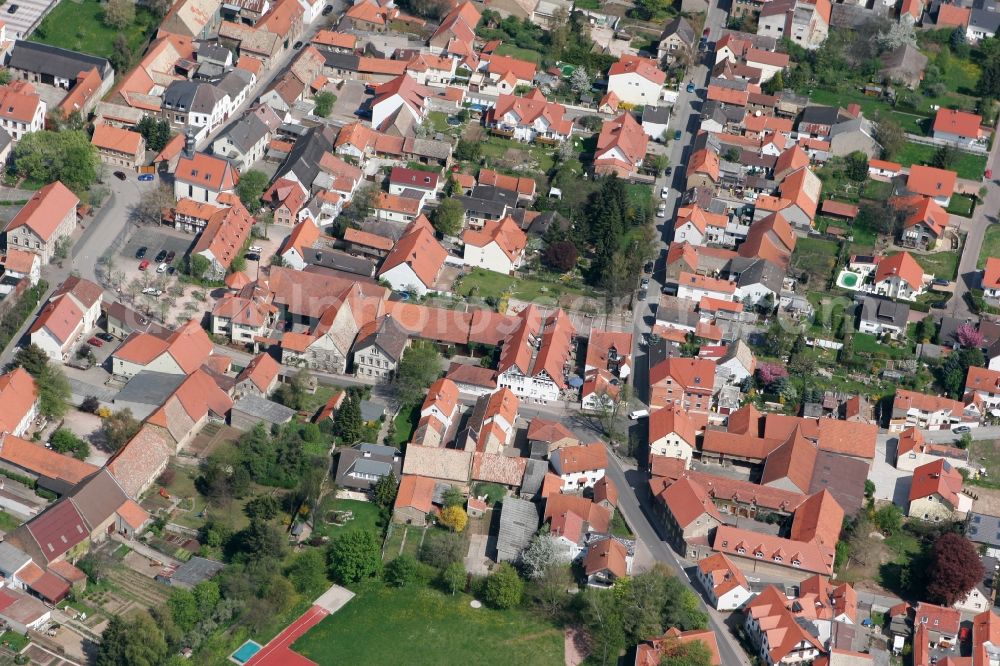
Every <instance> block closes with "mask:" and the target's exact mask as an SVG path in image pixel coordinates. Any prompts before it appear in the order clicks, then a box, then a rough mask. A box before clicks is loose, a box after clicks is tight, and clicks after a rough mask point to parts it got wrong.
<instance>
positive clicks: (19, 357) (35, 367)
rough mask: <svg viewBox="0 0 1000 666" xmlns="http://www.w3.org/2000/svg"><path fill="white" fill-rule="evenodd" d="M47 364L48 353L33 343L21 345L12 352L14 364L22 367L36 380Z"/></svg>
mask: <svg viewBox="0 0 1000 666" xmlns="http://www.w3.org/2000/svg"><path fill="white" fill-rule="evenodd" d="M48 365H49V355H48V354H46V353H45V350H44V349H42V348H41V347H39V346H38V345H36V344H34V343H31V344H29V345H28V346H27V347H21V348H20V349H18V350H17V353H16V354H14V366H15V367H19V368H24V369H25V370H26V371H27V372H28V374H29V375H31V376H32V377H33V378H35V379H36V380H37V379H38V378H40V377H41V376H42V373H44V372H45V369H46V368H48Z"/></svg>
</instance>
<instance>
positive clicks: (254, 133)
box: [220, 113, 270, 153]
mask: <svg viewBox="0 0 1000 666" xmlns="http://www.w3.org/2000/svg"><path fill="white" fill-rule="evenodd" d="M268 132H270V129H268V127H267V125H265V124H264V121H263V120H261V119H260V118H258V117H257V115H256V114H253V113H249V114H247V115H245V116H243V117H242V118H240V121H239V122H238V123H236V124H235V125H233V126H231V127H230V128H229V130H227V131H226V133H225V134H223V135H222V136H225V137H227V138H228V139H229V141H230V142H231V143H232V144H233V145H234V146H236V148H237V149H239V150H240V151H241V152H243V153H246V152H247V151H249V150H250V149H251V148H252V147H253V146H255V145H256V144H257V142H258V141H260V140H261V139H263V138H264V137H265V136H267V134H268ZM220 138H221V137H220Z"/></svg>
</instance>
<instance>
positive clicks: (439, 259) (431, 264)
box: [379, 226, 448, 287]
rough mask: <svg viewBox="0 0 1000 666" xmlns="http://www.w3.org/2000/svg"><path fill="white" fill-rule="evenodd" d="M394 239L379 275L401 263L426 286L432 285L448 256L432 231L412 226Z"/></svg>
mask: <svg viewBox="0 0 1000 666" xmlns="http://www.w3.org/2000/svg"><path fill="white" fill-rule="evenodd" d="M411 229H412V230H411V231H409V232H407V233H406V234H405V235H404V236H403V237H402V238H400V239H399V240H398V241H396V245H395V247H393V249H392V251H391V252H390V253H389V256H387V257H386V258H385V261H383V262H382V267H381V268H380V269H379V276H382V275H384V274H385V273H386V272H388V271H390V270H392V269H393V268H395V267H397V266H400V265H402V264H406V265H408V266H409V267H410V268H411V269H412V270H413V272H414V273H415V274H416V276H417V277H418V278H420V281H421V282H423V283H424V286H426V287H432V286H433V285H434V282H435V281H436V280H437V276H438V273H440V272H441V267H442V266H443V265H444V261H445V259H446V258H447V256H448V251H447V250H445V249H444V247H442V246H441V244H440V243H438V241H437V239H436V238H435V237H434V233H433V232H432V231H430V230H428V229H427V227H424V226H413V227H411Z"/></svg>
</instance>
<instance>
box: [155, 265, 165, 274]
mask: <svg viewBox="0 0 1000 666" xmlns="http://www.w3.org/2000/svg"><path fill="white" fill-rule="evenodd" d="M156 272H157V273H166V272H167V265H166V264H160V265H159V266H157V267H156Z"/></svg>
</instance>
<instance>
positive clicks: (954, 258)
mask: <svg viewBox="0 0 1000 666" xmlns="http://www.w3.org/2000/svg"><path fill="white" fill-rule="evenodd" d="M960 257H961V252H958V251H957V250H956V251H952V250H945V251H943V252H935V253H933V254H914V255H913V258H914V259H916V260H917V263H918V264H920V267H921V268H923V269H924V271H925V272H927V273H933V275H934V277H938V278H944V279H945V280H954V279H955V276H956V275H958V260H959V258H960Z"/></svg>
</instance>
